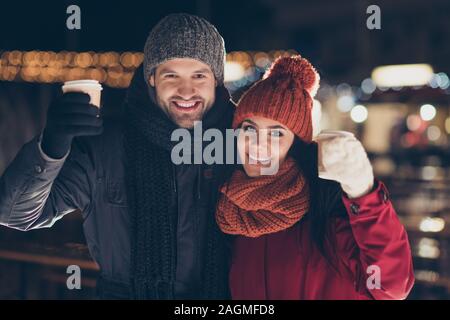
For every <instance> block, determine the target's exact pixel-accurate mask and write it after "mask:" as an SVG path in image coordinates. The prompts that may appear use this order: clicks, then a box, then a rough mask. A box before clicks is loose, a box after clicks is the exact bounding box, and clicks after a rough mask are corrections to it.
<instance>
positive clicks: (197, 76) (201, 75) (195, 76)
mask: <svg viewBox="0 0 450 320" xmlns="http://www.w3.org/2000/svg"><path fill="white" fill-rule="evenodd" d="M194 78H195V79H203V78H206V76H205V75H204V74H201V73H198V74H196V75H194Z"/></svg>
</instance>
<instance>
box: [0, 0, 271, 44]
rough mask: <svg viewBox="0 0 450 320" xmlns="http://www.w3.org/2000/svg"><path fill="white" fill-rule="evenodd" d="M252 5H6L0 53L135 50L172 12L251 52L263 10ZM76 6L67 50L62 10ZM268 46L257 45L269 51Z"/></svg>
mask: <svg viewBox="0 0 450 320" xmlns="http://www.w3.org/2000/svg"><path fill="white" fill-rule="evenodd" d="M254 3H255V1H247V2H245V1H235V0H230V1H204V0H203V1H202V0H197V1H188V0H184V1H173V0H167V1H152V2H150V1H142V0H127V1H100V0H96V1H92V0H91V1H86V0H84V1H83V0H82V1H80V0H78V1H67V0H66V1H49V0H45V1H8V2H4V3H2V4H1V6H0V49H2V50H12V49H19V50H32V49H39V50H55V51H59V50H64V49H72V50H77V51H83V50H94V51H106V50H117V51H125V50H139V51H141V50H142V48H143V44H144V42H145V38H146V36H147V34H148V32H149V31H150V29H151V27H152V26H154V25H155V24H156V23H157V22H158V20H159V19H161V18H162V17H163V16H165V15H166V14H169V13H173V12H188V13H193V14H198V15H201V16H206V17H207V18H208V19H209V20H210V21H212V22H213V23H214V24H215V25H216V26H217V27H218V29H219V31H220V32H221V33H222V35H223V36H224V38H225V39H226V45H227V49H228V51H231V50H235V49H239V50H241V49H261V50H263V49H264V48H257V47H258V46H260V45H257V42H258V39H257V38H255V37H254V36H253V32H252V30H254V31H256V32H261V31H262V30H264V28H267V27H270V26H268V25H267V23H266V21H267V20H266V19H267V17H268V15H269V13H270V12H269V9H268V8H265V6H264V5H263V4H259V5H255V4H254ZM70 4H78V5H79V6H80V8H81V19H82V28H81V30H77V31H69V33H71V37H72V38H73V39H75V41H76V42H75V43H76V45H75V46H74V47H72V48H68V43H67V39H66V38H67V30H66V27H65V23H66V19H67V17H68V15H67V14H66V8H67V6H68V5H70ZM269 45H270V43H267V44H264V45H263V46H267V47H269Z"/></svg>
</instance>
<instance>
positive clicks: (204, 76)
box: [148, 58, 216, 129]
mask: <svg viewBox="0 0 450 320" xmlns="http://www.w3.org/2000/svg"><path fill="white" fill-rule="evenodd" d="M148 80H149V83H150V85H151V86H152V87H155V89H156V90H155V91H156V100H157V103H158V105H159V107H160V108H162V109H163V111H164V112H165V113H166V114H167V116H168V117H169V118H170V119H172V121H174V122H175V123H176V124H177V125H178V126H180V127H182V128H189V129H190V128H193V127H194V121H199V120H201V119H202V118H203V115H204V114H205V113H206V112H207V111H208V110H209V109H211V107H212V105H213V104H214V100H215V87H216V80H215V78H214V74H213V72H212V70H211V68H210V67H209V66H208V65H207V64H205V63H203V62H200V61H198V60H195V59H189V58H177V59H172V60H169V61H167V62H164V63H162V64H160V65H159V66H158V67H157V68H156V71H155V73H154V75H152V76H151V77H150V79H148Z"/></svg>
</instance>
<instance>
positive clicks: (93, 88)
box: [62, 80, 103, 108]
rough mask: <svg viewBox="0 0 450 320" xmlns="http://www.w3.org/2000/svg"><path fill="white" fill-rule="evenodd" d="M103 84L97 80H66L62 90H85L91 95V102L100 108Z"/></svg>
mask: <svg viewBox="0 0 450 320" xmlns="http://www.w3.org/2000/svg"><path fill="white" fill-rule="evenodd" d="M102 90H103V87H102V85H101V84H100V83H99V82H98V81H97V80H75V81H66V82H64V85H63V86H62V91H63V92H64V93H66V92H84V93H87V94H88V95H89V96H90V97H91V104H93V105H95V106H97V107H99V108H100V99H101V91H102Z"/></svg>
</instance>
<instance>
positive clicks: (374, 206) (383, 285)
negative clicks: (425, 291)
mask: <svg viewBox="0 0 450 320" xmlns="http://www.w3.org/2000/svg"><path fill="white" fill-rule="evenodd" d="M342 199H343V203H344V206H345V208H346V211H347V213H348V216H349V221H350V226H351V230H352V233H353V237H354V239H355V241H356V246H357V248H358V250H356V257H354V258H355V259H356V263H355V264H354V265H353V267H352V269H353V271H354V272H355V273H356V274H355V279H356V280H355V283H356V285H357V286H358V287H359V288H358V289H359V291H360V292H366V293H368V294H370V296H371V297H372V298H374V299H405V298H406V297H407V296H408V294H409V292H410V291H411V288H412V286H413V284H414V272H413V264H412V255H411V248H410V245H409V241H408V235H407V233H406V231H405V228H404V227H403V225H402V224H401V223H400V221H399V219H398V217H397V214H396V212H395V210H394V207H393V206H392V203H391V201H390V199H389V193H388V191H387V189H386V187H385V185H384V184H383V183H382V182H381V181H378V180H376V181H375V186H374V189H373V190H372V191H371V192H370V193H369V194H367V195H365V196H362V197H360V198H356V199H349V198H348V197H347V196H346V195H345V194H344V195H343V196H342ZM378 275H379V278H377V277H378ZM377 279H379V282H377Z"/></svg>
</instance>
